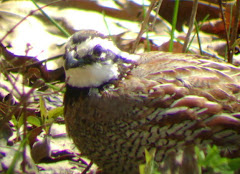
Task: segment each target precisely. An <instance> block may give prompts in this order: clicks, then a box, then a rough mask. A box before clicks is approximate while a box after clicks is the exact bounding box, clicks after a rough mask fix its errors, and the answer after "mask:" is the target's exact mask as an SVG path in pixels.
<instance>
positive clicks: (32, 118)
mask: <svg viewBox="0 0 240 174" xmlns="http://www.w3.org/2000/svg"><path fill="white" fill-rule="evenodd" d="M27 121H28V123H29V124H32V125H34V126H37V127H40V126H41V120H40V119H39V118H38V117H35V116H28V117H27Z"/></svg>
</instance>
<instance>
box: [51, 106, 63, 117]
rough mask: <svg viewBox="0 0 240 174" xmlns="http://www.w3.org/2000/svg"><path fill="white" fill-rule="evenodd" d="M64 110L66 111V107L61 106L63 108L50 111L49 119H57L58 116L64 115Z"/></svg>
mask: <svg viewBox="0 0 240 174" xmlns="http://www.w3.org/2000/svg"><path fill="white" fill-rule="evenodd" d="M63 109H64V107H63V106H61V107H57V108H54V109H52V110H50V111H48V118H53V119H55V118H57V117H58V116H61V115H63Z"/></svg>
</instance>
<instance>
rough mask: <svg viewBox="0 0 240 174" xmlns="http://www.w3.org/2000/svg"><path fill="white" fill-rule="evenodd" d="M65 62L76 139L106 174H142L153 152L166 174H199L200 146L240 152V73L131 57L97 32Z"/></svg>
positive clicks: (72, 46)
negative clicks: (196, 151)
mask: <svg viewBox="0 0 240 174" xmlns="http://www.w3.org/2000/svg"><path fill="white" fill-rule="evenodd" d="M64 61H65V62H64V69H65V74H66V93H65V99H64V106H65V111H64V115H65V121H66V126H67V131H68V134H69V135H70V137H71V138H72V139H73V141H74V143H75V145H76V146H77V147H78V148H79V150H80V151H81V153H82V154H83V155H85V156H87V157H88V158H89V159H90V160H92V161H93V162H94V163H96V164H97V165H98V166H99V167H100V168H101V169H102V171H103V173H130V174H132V173H138V166H139V164H142V163H144V159H145V157H144V153H145V149H146V150H148V151H150V150H151V149H155V150H156V154H155V160H156V161H157V162H159V164H161V165H159V170H161V171H162V172H163V173H164V171H165V172H166V171H168V172H169V171H170V172H171V173H198V170H197V167H196V161H195V158H194V154H193V153H194V146H199V147H200V148H204V147H205V146H206V145H209V144H210V145H217V146H219V148H220V149H222V150H225V152H228V155H232V153H234V154H235V155H236V154H237V153H238V152H239V150H240V113H239V112H240V68H239V67H236V66H233V65H231V64H227V63H225V62H223V61H221V60H217V59H213V58H210V57H207V56H199V55H193V54H172V53H163V52H149V53H144V54H139V55H137V54H128V53H126V52H123V51H121V50H119V49H118V48H117V47H116V46H115V45H114V43H113V42H112V41H110V40H109V39H108V37H105V36H104V35H102V34H101V33H99V32H97V31H93V30H82V31H79V32H77V33H75V34H74V35H73V36H72V37H71V38H70V39H69V41H68V43H67V45H66V52H65V56H64ZM225 154H226V153H225Z"/></svg>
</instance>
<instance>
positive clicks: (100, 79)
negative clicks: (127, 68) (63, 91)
mask: <svg viewBox="0 0 240 174" xmlns="http://www.w3.org/2000/svg"><path fill="white" fill-rule="evenodd" d="M65 73H66V81H67V83H68V84H69V85H71V86H73V87H80V88H83V87H98V86H100V85H102V84H103V83H105V82H108V81H110V80H112V79H117V78H118V76H119V72H118V67H117V64H108V65H106V64H104V65H103V64H101V63H94V64H92V65H86V66H84V67H81V68H71V69H68V70H65Z"/></svg>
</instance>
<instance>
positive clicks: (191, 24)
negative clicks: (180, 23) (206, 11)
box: [182, 0, 198, 53]
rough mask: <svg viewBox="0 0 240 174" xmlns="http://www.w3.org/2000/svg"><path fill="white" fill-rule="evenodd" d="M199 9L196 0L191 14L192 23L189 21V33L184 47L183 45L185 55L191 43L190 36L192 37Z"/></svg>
mask: <svg viewBox="0 0 240 174" xmlns="http://www.w3.org/2000/svg"><path fill="white" fill-rule="evenodd" d="M197 8H198V0H194V2H193V8H192V13H191V17H190V21H189V28H188V33H187V37H186V39H185V41H184V45H183V49H182V52H183V53H185V52H186V51H187V46H188V43H189V41H190V36H191V33H192V30H193V26H194V21H195V18H196V14H197Z"/></svg>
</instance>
